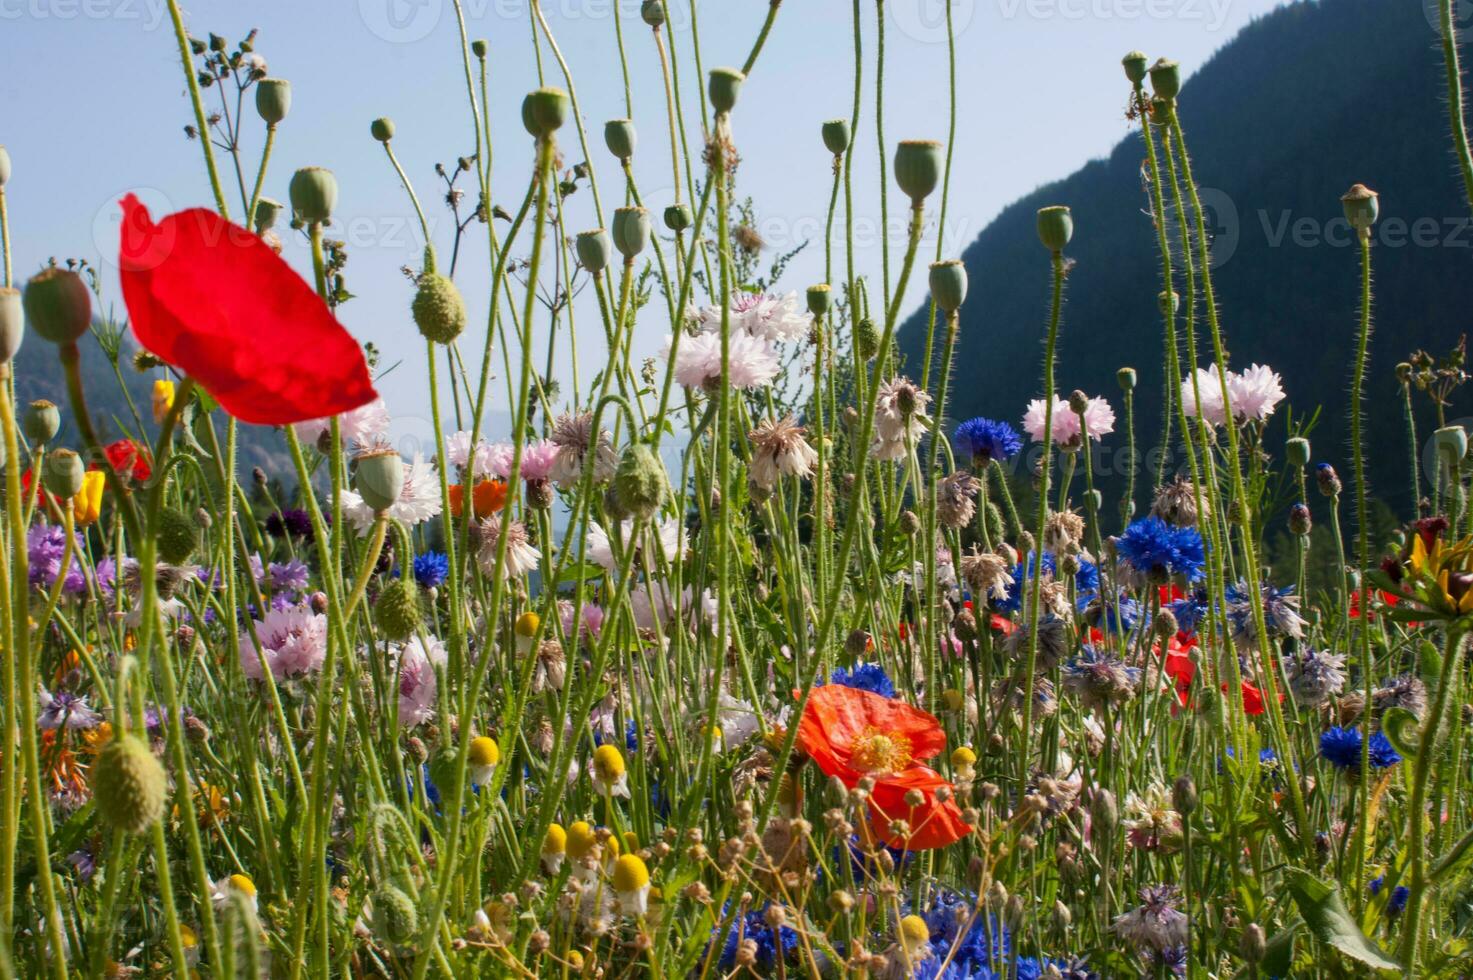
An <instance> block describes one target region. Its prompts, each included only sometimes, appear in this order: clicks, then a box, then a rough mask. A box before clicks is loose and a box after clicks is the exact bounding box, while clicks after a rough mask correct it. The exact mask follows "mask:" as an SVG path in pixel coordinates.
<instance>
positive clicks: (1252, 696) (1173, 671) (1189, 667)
mask: <svg viewBox="0 0 1473 980" xmlns="http://www.w3.org/2000/svg"><path fill="white" fill-rule="evenodd" d="M1182 636H1183V634H1181V633H1178V634H1177V635H1176V636H1173V637H1172V638H1171V642H1169V643H1168V644H1167V646H1166V665H1165V666H1166V674H1167V676H1168V677H1170V678H1171V679H1172V680H1174V681H1176V697H1177V700H1178V701H1180V702H1181V706H1182V707H1187V706H1188V705H1190V704H1191V700H1192V699H1191V692H1192V680H1193V679H1194V678H1195V677H1196V676H1197V665H1196V664H1195V663H1194V662H1193V661H1192V655H1191V652H1190V651H1191V649H1192V647H1194V646H1196V645H1197V641H1196V638H1195V637H1193V638H1191V639H1189V640H1187V641H1186V642H1183V641H1182ZM1158 649H1159V647H1158ZM1242 684H1243V687H1242V691H1243V711H1244V712H1246V713H1247V714H1250V715H1261V714H1263V692H1262V691H1260V690H1259V689H1258V688H1256V687H1254V686H1253V685H1252V684H1249V683H1248V682H1247V681H1243V682H1242ZM1222 691H1223V693H1224V694H1226V693H1227V685H1226V684H1224V685H1222ZM1279 699H1280V700H1283V695H1279ZM1172 710H1173V711H1175V708H1173V709H1172Z"/></svg>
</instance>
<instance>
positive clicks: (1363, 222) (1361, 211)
mask: <svg viewBox="0 0 1473 980" xmlns="http://www.w3.org/2000/svg"><path fill="white" fill-rule="evenodd" d="M1340 206H1341V207H1342V208H1344V209H1345V220H1346V221H1349V222H1350V227H1352V228H1354V229H1355V230H1356V231H1359V232H1367V231H1369V230H1370V228H1371V225H1373V224H1375V223H1376V215H1377V214H1379V213H1380V210H1381V203H1380V198H1379V195H1377V194H1376V192H1375V191H1373V190H1371V189H1370V188H1369V187H1367V186H1366V185H1365V184H1354V185H1352V186H1351V188H1350V190H1348V191H1346V192H1345V194H1344V195H1343V196H1341V198H1340Z"/></svg>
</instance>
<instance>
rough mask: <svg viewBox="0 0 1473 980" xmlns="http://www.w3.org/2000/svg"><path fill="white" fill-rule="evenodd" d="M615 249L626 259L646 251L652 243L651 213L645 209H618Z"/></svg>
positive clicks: (615, 224)
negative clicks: (646, 247)
mask: <svg viewBox="0 0 1473 980" xmlns="http://www.w3.org/2000/svg"><path fill="white" fill-rule="evenodd" d="M613 234H614V247H615V248H617V249H618V250H619V254H620V255H622V256H624V258H625V259H627V260H629V261H633V260H634V257H635V256H636V255H638V254H639V253H640V252H643V251H644V247H645V246H646V245H648V244H649V241H650V213H649V212H648V211H646V210H645V209H644V208H618V209H616V210H615V211H614V227H613Z"/></svg>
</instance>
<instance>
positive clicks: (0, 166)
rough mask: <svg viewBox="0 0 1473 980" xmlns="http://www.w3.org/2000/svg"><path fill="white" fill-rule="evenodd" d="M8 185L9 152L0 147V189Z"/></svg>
mask: <svg viewBox="0 0 1473 980" xmlns="http://www.w3.org/2000/svg"><path fill="white" fill-rule="evenodd" d="M8 183H10V151H9V150H7V149H6V148H5V147H3V146H0V188H3V187H4V186H5V185H6V184H8Z"/></svg>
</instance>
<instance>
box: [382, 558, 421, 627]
mask: <svg viewBox="0 0 1473 980" xmlns="http://www.w3.org/2000/svg"><path fill="white" fill-rule="evenodd" d="M373 622H374V625H375V626H377V627H378V628H379V632H381V633H383V634H384V636H386V637H388V638H389V639H391V640H396V641H397V640H407V639H409V637H411V636H413V635H414V632H415V631H416V630H418V629H419V623H420V611H419V589H418V588H416V587H415V584H414V580H413V579H412V578H410V577H409V576H407V575H404V574H402V573H401V574H400V576H399V578H397V579H395V580H394V581H393V582H390V583H389V584H388V586H386V587H385V588H384V590H383V591H382V592H380V593H379V596H378V599H377V600H376V601H375V602H374V604H373Z"/></svg>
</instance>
